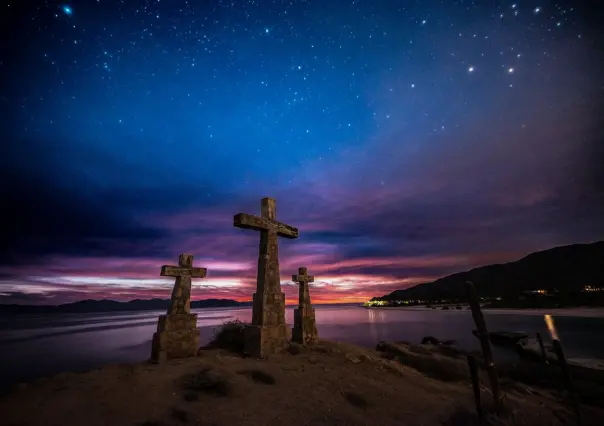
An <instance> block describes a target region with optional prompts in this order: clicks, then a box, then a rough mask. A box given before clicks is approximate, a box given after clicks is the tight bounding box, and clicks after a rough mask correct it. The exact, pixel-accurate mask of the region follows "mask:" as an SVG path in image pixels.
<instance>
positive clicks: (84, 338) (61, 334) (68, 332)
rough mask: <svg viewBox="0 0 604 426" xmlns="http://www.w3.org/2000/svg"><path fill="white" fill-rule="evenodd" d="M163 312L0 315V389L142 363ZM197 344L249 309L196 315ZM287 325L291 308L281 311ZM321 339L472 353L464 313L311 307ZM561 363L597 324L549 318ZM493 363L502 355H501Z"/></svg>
mask: <svg viewBox="0 0 604 426" xmlns="http://www.w3.org/2000/svg"><path fill="white" fill-rule="evenodd" d="M162 313H163V312H154V311H145V312H119V313H97V314H65V315H56V314H55V315H32V316H12V317H0V348H1V350H0V388H4V389H6V387H7V386H10V385H11V384H15V383H18V382H23V381H30V380H33V379H36V378H38V377H42V376H48V375H52V374H57V373H60V372H63V371H73V372H76V371H85V370H89V369H94V368H98V367H100V366H102V365H104V364H110V363H121V362H138V361H144V360H146V359H147V358H148V356H149V353H150V349H151V336H152V335H153V332H154V331H155V329H156V326H157V317H158V315H160V314H162ZM196 313H197V314H198V316H199V322H198V326H199V327H201V343H202V344H203V343H206V342H208V341H209V340H210V339H211V338H212V336H213V333H214V331H215V330H216V328H217V327H219V326H220V325H221V324H222V323H223V322H225V321H228V320H233V319H239V320H241V321H250V319H251V308H244V309H232V308H218V309H199V310H197V311H196ZM286 316H287V321H288V323H289V324H291V323H292V322H293V308H291V307H290V308H288V309H287V311H286ZM316 317H317V325H318V329H319V334H320V336H321V338H324V339H329V340H336V341H341V342H348V343H353V344H357V345H361V346H365V347H371V348H372V347H375V345H376V344H377V343H378V342H379V341H381V340H405V341H409V342H412V343H419V342H420V341H421V339H422V337H424V336H428V335H431V336H435V337H437V338H439V339H455V340H457V341H458V342H459V344H460V346H461V347H463V348H465V349H478V348H479V345H478V341H477V339H476V338H475V337H474V336H473V335H472V334H471V330H472V329H473V328H474V327H473V321H472V316H471V313H470V312H469V311H457V310H451V311H440V310H427V311H417V310H396V309H364V308H361V307H357V306H317V307H316ZM485 318H486V321H487V325H488V328H489V330H491V331H497V330H509V331H525V332H528V333H535V332H537V331H539V332H541V333H542V335H543V336H547V335H548V334H547V330H546V328H545V324H544V321H543V317H542V316H538V315H518V314H497V313H488V311H487V312H485ZM555 321H556V326H557V328H558V332H559V334H560V338H561V340H562V342H563V344H564V348H565V351H566V354H567V356H568V357H586V358H604V318H579V317H558V318H555ZM496 355H497V356H498V357H510V356H513V355H512V354H507V353H504V352H501V351H498V352H496Z"/></svg>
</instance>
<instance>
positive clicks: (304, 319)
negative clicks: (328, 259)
mask: <svg viewBox="0 0 604 426" xmlns="http://www.w3.org/2000/svg"><path fill="white" fill-rule="evenodd" d="M314 280H315V277H313V276H312V275H308V271H307V269H306V268H305V267H301V268H298V275H292V281H294V282H297V283H299V284H300V292H299V297H298V309H294V328H293V329H292V341H294V342H296V343H300V344H302V345H309V344H313V343H317V342H318V341H319V335H318V333H317V323H316V320H315V310H314V308H313V307H312V305H311V303H310V290H309V288H308V283H312V282H314Z"/></svg>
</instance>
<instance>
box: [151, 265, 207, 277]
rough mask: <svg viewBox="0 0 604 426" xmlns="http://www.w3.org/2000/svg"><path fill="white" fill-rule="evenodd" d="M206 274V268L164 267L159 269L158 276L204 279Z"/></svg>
mask: <svg viewBox="0 0 604 426" xmlns="http://www.w3.org/2000/svg"><path fill="white" fill-rule="evenodd" d="M207 272H208V270H207V268H183V267H180V266H171V265H164V266H162V267H161V272H160V275H161V276H162V277H191V278H205V277H206V275H207Z"/></svg>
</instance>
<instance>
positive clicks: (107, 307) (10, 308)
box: [0, 299, 251, 314]
mask: <svg viewBox="0 0 604 426" xmlns="http://www.w3.org/2000/svg"><path fill="white" fill-rule="evenodd" d="M169 304H170V300H169V299H134V300H130V301H128V302H119V301H116V300H110V299H101V300H93V299H86V300H80V301H77V302H73V303H65V304H61V305H16V304H9V305H0V314H36V313H40V314H49V313H96V312H119V311H148V310H162V309H168V306H169ZM250 305H251V302H237V301H236V300H231V299H203V300H192V301H191V308H192V309H199V308H227V307H237V306H250Z"/></svg>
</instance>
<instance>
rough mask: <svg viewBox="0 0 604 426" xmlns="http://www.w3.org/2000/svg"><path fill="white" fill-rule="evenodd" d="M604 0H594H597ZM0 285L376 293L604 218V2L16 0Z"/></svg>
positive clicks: (543, 244) (73, 292)
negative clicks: (204, 271) (299, 274)
mask: <svg viewBox="0 0 604 426" xmlns="http://www.w3.org/2000/svg"><path fill="white" fill-rule="evenodd" d="M591 4H595V2H591ZM0 15H1V16H2V20H3V22H4V24H3V25H2V26H1V29H0V31H1V32H2V39H3V44H2V47H1V48H0V49H1V51H0V52H1V56H0V75H1V78H2V92H1V98H0V108H1V111H0V113H1V117H2V139H3V140H2V148H1V149H2V151H1V157H0V178H1V181H2V184H1V189H0V191H1V193H0V196H1V198H0V199H1V200H2V201H1V203H2V212H3V213H2V216H3V219H2V222H1V229H2V239H1V245H0V255H1V256H0V303H52V304H56V303H65V302H71V301H76V300H81V299H100V298H109V299H114V300H129V299H133V298H151V297H161V298H167V297H168V296H169V294H170V292H171V286H172V281H171V280H166V279H160V278H159V271H160V266H161V265H162V264H174V263H175V262H177V259H178V254H180V253H182V252H188V253H192V254H194V255H195V257H196V261H195V263H196V264H197V266H203V267H207V268H208V270H209V271H208V279H206V280H197V281H196V282H195V285H194V289H193V295H194V298H196V299H200V298H209V297H221V298H234V299H237V300H249V299H250V298H251V294H252V293H253V291H254V285H255V274H256V272H255V270H256V262H257V255H258V254H257V250H258V242H259V235H258V233H257V232H252V231H246V230H242V229H237V228H234V227H233V215H234V214H236V213H238V212H244V213H252V214H259V213H260V199H261V198H262V197H265V196H270V197H273V198H276V199H277V219H278V220H280V221H282V222H285V223H287V224H290V225H292V226H296V227H298V228H299V230H300V238H299V239H297V240H284V239H281V241H280V254H281V277H282V280H283V289H284V291H285V293H286V295H287V298H288V301H290V302H291V301H294V300H295V298H296V297H297V287H296V286H295V285H294V284H292V283H291V282H290V281H289V278H291V274H293V273H296V271H297V268H298V267H299V266H307V267H308V268H309V272H310V273H311V274H313V275H315V276H316V282H315V285H314V287H313V288H312V289H311V291H312V297H313V300H314V301H315V302H335V301H338V302H358V301H363V300H366V299H368V298H370V297H372V296H376V295H382V294H385V293H388V292H390V291H392V290H394V289H397V288H404V287H407V286H410V285H412V284H415V283H419V282H424V281H428V280H432V279H435V278H438V277H440V276H444V275H447V274H449V273H453V272H458V271H462V270H466V269H469V268H472V267H475V266H479V265H483V264H488V263H495V262H503V261H509V260H515V259H517V258H519V257H522V256H523V255H525V254H527V253H529V252H532V251H536V250H541V249H546V248H550V247H553V246H557V245H564V244H571V243H581V242H592V241H596V240H599V239H604V190H603V189H602V188H604V137H603V135H604V124H603V122H604V120H602V117H603V116H604V102H603V99H604V96H603V95H604V58H603V57H604V53H603V52H604V43H603V40H604V39H603V38H602V33H601V30H599V29H598V25H599V24H601V22H603V21H602V14H601V11H599V10H595V9H594V8H593V7H590V2H583V3H581V2H567V1H560V2H553V1H546V0H541V1H518V2H513V1H495V0H476V1H469V0H465V1H464V0H457V1H453V0H447V1H433V0H421V1H394V0H349V1H335V0H323V1H311V0H307V1H302V0H291V1H268V0H267V1H264V0H256V1H239V0H232V1H211V0H204V1H193V0H189V1H182V0H161V1H159V0H157V1H156V0H153V1H151V0H149V1H135V0H128V1H125V0H123V1H119V0H87V1H84V0H81V1H74V2H71V3H61V2H55V1H45V2H43V1H34V0H31V1H16V0H14V1H8V2H6V1H5V2H4V3H3V4H2V5H1V6H0Z"/></svg>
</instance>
